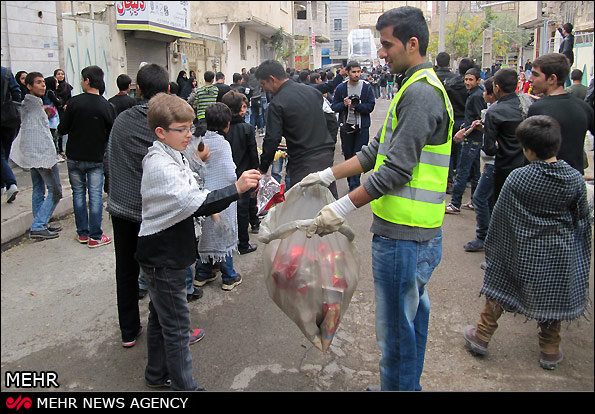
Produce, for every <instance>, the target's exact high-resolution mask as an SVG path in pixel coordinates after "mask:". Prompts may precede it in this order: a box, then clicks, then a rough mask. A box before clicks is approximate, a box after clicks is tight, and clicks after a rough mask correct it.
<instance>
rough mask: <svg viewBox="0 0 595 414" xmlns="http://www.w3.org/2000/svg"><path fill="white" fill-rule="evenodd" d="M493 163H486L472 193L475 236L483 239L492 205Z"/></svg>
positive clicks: (486, 232) (485, 234)
mask: <svg viewBox="0 0 595 414" xmlns="http://www.w3.org/2000/svg"><path fill="white" fill-rule="evenodd" d="M493 195H494V164H486V165H485V169H484V170H483V174H482V175H481V178H480V179H479V183H478V184H477V188H476V189H475V192H474V193H473V207H474V208H475V220H476V222H477V226H476V228H475V234H476V237H477V238H478V239H480V240H482V241H485V239H486V236H487V234H488V227H489V226H490V217H491V211H492V208H493V207H494V200H493Z"/></svg>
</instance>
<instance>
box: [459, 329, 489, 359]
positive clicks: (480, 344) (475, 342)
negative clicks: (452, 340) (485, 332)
mask: <svg viewBox="0 0 595 414" xmlns="http://www.w3.org/2000/svg"><path fill="white" fill-rule="evenodd" d="M463 337H464V338H465V340H466V341H467V344H468V345H469V348H470V350H471V353H473V354H475V355H487V354H488V343H487V342H486V341H482V340H481V339H479V338H478V337H477V335H475V327H474V326H468V327H466V328H465V331H464V332H463Z"/></svg>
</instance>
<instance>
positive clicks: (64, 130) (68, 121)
mask: <svg viewBox="0 0 595 414" xmlns="http://www.w3.org/2000/svg"><path fill="white" fill-rule="evenodd" d="M72 104H73V102H72V99H70V100H69V101H68V105H67V106H66V108H65V109H64V112H63V113H62V116H61V117H60V124H59V125H58V132H59V133H60V135H68V133H69V132H70V128H71V127H72V115H71V114H72V111H73V109H72ZM75 106H76V104H75Z"/></svg>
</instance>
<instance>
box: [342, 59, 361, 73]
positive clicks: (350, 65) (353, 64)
mask: <svg viewBox="0 0 595 414" xmlns="http://www.w3.org/2000/svg"><path fill="white" fill-rule="evenodd" d="M352 68H360V69H361V68H362V67H361V65H360V64H359V62H357V61H355V60H351V61H349V62H348V63H347V66H345V70H346V71H347V72H349V71H350V70H351V69H352Z"/></svg>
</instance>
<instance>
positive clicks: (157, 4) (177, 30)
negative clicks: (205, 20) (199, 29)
mask: <svg viewBox="0 0 595 414" xmlns="http://www.w3.org/2000/svg"><path fill="white" fill-rule="evenodd" d="M116 28H117V29H118V30H148V31H151V32H158V33H164V34H169V35H173V36H178V37H190V4H189V2H188V1H117V2H116Z"/></svg>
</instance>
